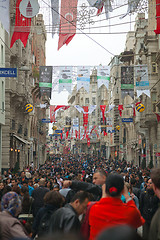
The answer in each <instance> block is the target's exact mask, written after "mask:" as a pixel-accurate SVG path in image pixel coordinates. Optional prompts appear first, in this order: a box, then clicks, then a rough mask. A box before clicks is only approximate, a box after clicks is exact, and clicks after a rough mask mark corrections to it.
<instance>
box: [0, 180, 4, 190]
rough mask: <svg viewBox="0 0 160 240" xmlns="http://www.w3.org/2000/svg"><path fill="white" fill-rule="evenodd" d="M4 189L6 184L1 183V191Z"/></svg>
mask: <svg viewBox="0 0 160 240" xmlns="http://www.w3.org/2000/svg"><path fill="white" fill-rule="evenodd" d="M3 189H4V183H3V182H0V191H1V190H3Z"/></svg>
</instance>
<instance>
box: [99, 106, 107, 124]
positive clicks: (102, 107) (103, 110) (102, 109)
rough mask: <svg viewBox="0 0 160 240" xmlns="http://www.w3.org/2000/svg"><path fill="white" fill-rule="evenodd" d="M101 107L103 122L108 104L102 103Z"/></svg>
mask: <svg viewBox="0 0 160 240" xmlns="http://www.w3.org/2000/svg"><path fill="white" fill-rule="evenodd" d="M100 109H101V111H102V116H103V123H104V121H105V116H104V113H105V109H106V105H100Z"/></svg>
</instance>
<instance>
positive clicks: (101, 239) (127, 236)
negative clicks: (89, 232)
mask: <svg viewBox="0 0 160 240" xmlns="http://www.w3.org/2000/svg"><path fill="white" fill-rule="evenodd" d="M97 240H142V238H141V236H139V235H138V233H137V232H136V230H135V229H133V228H131V227H130V226H128V225H118V226H115V227H111V228H107V229H106V230H104V231H103V232H102V233H100V234H99V236H98V237H97Z"/></svg>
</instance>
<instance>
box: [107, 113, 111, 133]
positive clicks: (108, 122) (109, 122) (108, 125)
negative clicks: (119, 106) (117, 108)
mask: <svg viewBox="0 0 160 240" xmlns="http://www.w3.org/2000/svg"><path fill="white" fill-rule="evenodd" d="M106 132H107V133H108V132H112V118H109V117H106Z"/></svg>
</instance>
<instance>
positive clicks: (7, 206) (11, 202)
mask: <svg viewBox="0 0 160 240" xmlns="http://www.w3.org/2000/svg"><path fill="white" fill-rule="evenodd" d="M1 210H2V211H7V212H9V213H10V214H11V215H12V216H13V217H17V216H18V215H19V213H20V212H21V200H20V198H19V196H18V194H17V193H15V192H8V193H6V194H5V195H3V197H2V201H1Z"/></svg>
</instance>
